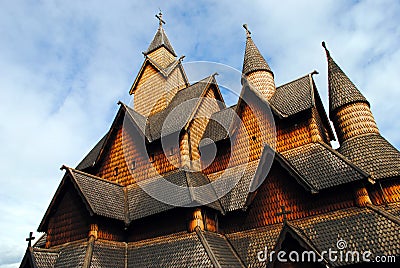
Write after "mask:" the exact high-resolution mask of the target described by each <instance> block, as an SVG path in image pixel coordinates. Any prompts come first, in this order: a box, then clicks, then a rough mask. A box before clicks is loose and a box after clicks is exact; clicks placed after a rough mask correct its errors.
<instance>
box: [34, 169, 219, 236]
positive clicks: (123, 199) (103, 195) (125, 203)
mask: <svg viewBox="0 0 400 268" xmlns="http://www.w3.org/2000/svg"><path fill="white" fill-rule="evenodd" d="M64 168H65V169H66V174H65V176H64V178H63V181H62V182H61V184H60V187H59V189H57V192H56V194H55V195H54V197H53V200H52V202H51V204H50V206H49V208H48V209H47V211H46V214H45V216H44V217H43V220H42V222H41V224H40V226H39V228H38V229H39V230H40V231H42V229H43V230H44V226H45V225H46V223H47V221H48V219H49V216H50V212H51V209H52V207H53V206H54V205H55V204H56V202H57V198H58V196H59V195H60V193H61V191H62V188H63V185H64V184H65V181H66V180H69V181H71V182H72V183H73V185H74V186H75V188H76V189H77V190H78V194H79V195H80V196H81V197H82V200H83V201H84V203H85V205H86V207H87V208H88V210H89V213H90V214H91V215H99V216H103V217H107V218H111V219H116V220H119V221H123V222H124V223H125V224H127V225H128V224H130V222H132V221H134V220H137V219H141V218H144V217H147V216H151V215H154V214H157V213H160V212H163V211H166V210H170V209H173V208H175V206H172V205H169V204H165V203H163V202H161V201H159V200H157V199H155V198H154V197H152V196H150V195H149V194H148V193H147V192H146V191H145V190H144V188H145V187H146V185H152V186H151V187H154V185H155V186H157V185H159V186H160V187H163V185H164V184H157V183H155V182H157V181H158V180H166V181H168V182H171V183H173V184H175V185H177V186H181V187H184V188H178V190H179V191H180V192H179V194H176V192H171V194H170V196H169V197H170V198H171V200H174V199H176V202H177V203H179V204H181V203H182V202H184V203H182V206H202V205H205V206H207V207H210V208H213V209H215V210H218V211H220V212H222V213H224V208H223V207H222V205H221V203H220V201H219V200H218V198H217V196H216V193H215V191H214V190H213V189H212V186H211V185H209V182H210V181H209V180H208V178H207V176H206V175H204V174H202V173H200V172H189V171H185V170H174V171H171V172H168V173H165V174H163V175H162V176H158V177H154V178H150V179H148V180H146V181H142V182H140V185H139V184H138V183H135V184H131V185H129V186H126V187H124V186H122V185H120V184H118V183H115V182H111V181H108V180H104V179H101V178H99V177H96V176H93V175H91V174H88V173H85V172H82V171H79V170H75V169H72V168H68V167H64ZM202 185H209V186H207V187H206V188H204V189H203V188H202V189H201V191H200V190H199V191H192V190H191V189H190V188H193V187H199V186H202ZM164 186H165V185H164ZM124 188H126V191H124ZM152 189H153V188H152ZM197 189H200V188H197ZM158 190H159V191H164V192H165V188H162V189H158ZM167 193H168V192H167ZM167 197H168V196H167ZM211 200H215V201H213V202H211V203H210V201H211Z"/></svg>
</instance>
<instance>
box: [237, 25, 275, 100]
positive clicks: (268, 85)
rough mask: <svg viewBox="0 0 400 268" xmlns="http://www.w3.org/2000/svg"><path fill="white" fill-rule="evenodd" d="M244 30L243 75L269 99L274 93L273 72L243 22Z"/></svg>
mask: <svg viewBox="0 0 400 268" xmlns="http://www.w3.org/2000/svg"><path fill="white" fill-rule="evenodd" d="M243 28H245V30H246V49H245V52H244V60H243V70H242V74H243V76H244V77H245V78H246V79H247V80H248V81H249V82H250V83H251V84H252V86H254V87H255V88H256V89H257V90H259V91H260V92H261V93H262V94H263V96H264V97H265V98H266V99H267V100H269V99H270V98H271V97H272V96H273V95H274V94H275V90H276V88H275V82H274V74H273V72H272V71H271V68H270V67H269V65H268V63H267V61H266V60H265V59H264V57H263V56H262V55H261V53H260V51H259V50H258V48H257V46H256V45H255V44H254V42H253V39H252V38H251V32H250V30H249V29H248V27H247V24H243Z"/></svg>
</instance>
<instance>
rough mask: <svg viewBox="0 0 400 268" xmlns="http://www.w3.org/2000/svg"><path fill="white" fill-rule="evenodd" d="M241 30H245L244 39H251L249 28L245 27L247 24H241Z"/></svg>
mask: <svg viewBox="0 0 400 268" xmlns="http://www.w3.org/2000/svg"><path fill="white" fill-rule="evenodd" d="M243 28H244V29H245V30H246V37H247V38H249V37H251V32H250V30H249V28H248V27H247V24H246V23H245V24H243Z"/></svg>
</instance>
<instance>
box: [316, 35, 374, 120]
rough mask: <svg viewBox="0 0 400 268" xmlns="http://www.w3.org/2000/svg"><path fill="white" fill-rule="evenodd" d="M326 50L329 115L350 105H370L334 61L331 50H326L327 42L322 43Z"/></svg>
mask: <svg viewBox="0 0 400 268" xmlns="http://www.w3.org/2000/svg"><path fill="white" fill-rule="evenodd" d="M322 46H323V47H324V48H325V52H326V57H327V60H328V83H329V114H330V116H332V115H333V114H332V113H333V112H334V111H335V110H336V109H338V108H340V107H342V106H344V105H346V104H350V103H354V102H364V103H367V104H368V105H369V102H368V101H367V99H366V98H365V97H364V95H363V94H361V92H360V91H359V90H358V89H357V87H356V86H355V85H354V84H353V82H351V80H350V79H349V78H348V77H347V75H346V74H345V73H344V72H343V70H342V69H341V68H340V67H339V65H337V63H336V62H335V61H334V60H333V59H332V57H331V55H330V53H329V50H328V49H327V48H326V45H325V42H322Z"/></svg>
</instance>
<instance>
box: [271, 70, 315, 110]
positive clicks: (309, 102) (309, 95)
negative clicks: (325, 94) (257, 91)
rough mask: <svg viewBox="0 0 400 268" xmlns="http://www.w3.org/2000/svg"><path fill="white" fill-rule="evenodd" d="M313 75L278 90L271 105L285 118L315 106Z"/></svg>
mask: <svg viewBox="0 0 400 268" xmlns="http://www.w3.org/2000/svg"><path fill="white" fill-rule="evenodd" d="M312 74H314V72H313V73H310V74H307V75H305V76H302V77H300V78H297V79H295V80H293V81H291V82H289V83H286V84H284V85H282V86H279V87H277V88H276V92H275V94H274V95H273V96H272V98H271V100H270V104H271V105H272V106H274V107H275V108H276V109H277V110H279V111H280V112H281V113H282V114H284V115H285V117H288V116H291V115H295V114H297V113H300V112H302V111H304V110H307V109H310V108H312V107H313V106H314V101H315V100H314V93H313V92H314V88H313V84H312Z"/></svg>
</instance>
